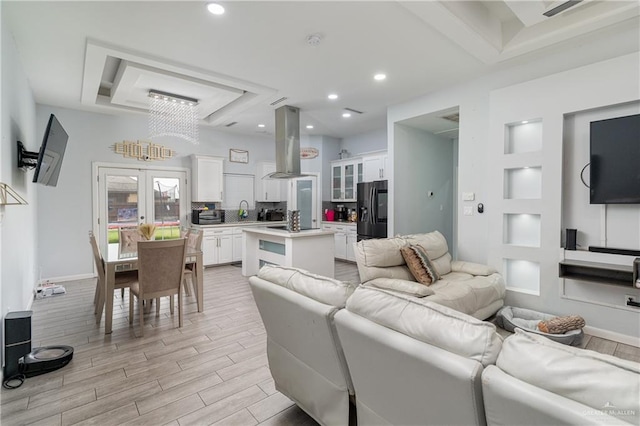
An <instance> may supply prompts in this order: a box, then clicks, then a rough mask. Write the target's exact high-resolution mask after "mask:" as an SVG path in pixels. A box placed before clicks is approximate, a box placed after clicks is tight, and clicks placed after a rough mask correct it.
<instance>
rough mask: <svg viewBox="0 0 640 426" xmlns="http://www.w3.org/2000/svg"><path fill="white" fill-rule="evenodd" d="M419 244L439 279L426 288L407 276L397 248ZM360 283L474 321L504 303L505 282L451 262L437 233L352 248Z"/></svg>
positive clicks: (477, 267)
mask: <svg viewBox="0 0 640 426" xmlns="http://www.w3.org/2000/svg"><path fill="white" fill-rule="evenodd" d="M408 245H420V246H422V247H424V249H425V250H426V251H427V253H428V255H429V259H430V260H431V263H432V264H433V266H435V268H436V269H437V271H438V274H439V275H440V279H439V280H438V281H436V282H434V283H432V284H431V285H429V286H426V285H424V284H420V283H418V282H417V281H416V279H415V278H414V277H413V275H412V274H411V271H410V270H409V268H408V267H407V265H406V262H405V260H404V258H403V257H402V254H401V253H400V249H401V248H402V247H405V246H408ZM355 254H356V262H357V264H358V272H359V274H360V281H361V282H362V284H364V285H371V286H374V287H378V288H385V289H391V290H394V291H401V292H404V293H407V294H411V295H413V296H417V297H426V298H427V299H428V300H430V301H432V302H435V303H438V304H441V305H444V306H448V307H450V308H452V309H455V310H457V311H459V312H463V313H465V314H468V315H471V316H473V317H475V318H478V319H486V318H489V317H490V316H491V315H493V314H495V313H496V312H497V311H498V309H500V308H501V307H502V305H503V304H504V297H505V292H506V290H505V283H504V279H503V278H502V275H500V274H498V273H497V272H496V270H495V269H493V268H491V267H489V266H487V265H481V264H477V263H472V262H463V261H458V260H453V261H452V258H451V254H450V253H449V248H448V246H447V240H446V239H445V238H444V236H443V235H442V234H441V233H440V232H438V231H434V232H430V233H425V234H414V235H404V236H398V237H394V238H384V239H377V240H362V241H359V242H358V243H356V245H355Z"/></svg>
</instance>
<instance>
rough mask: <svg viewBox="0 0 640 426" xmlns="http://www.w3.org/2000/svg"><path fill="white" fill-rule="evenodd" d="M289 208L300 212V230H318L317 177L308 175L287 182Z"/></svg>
mask: <svg viewBox="0 0 640 426" xmlns="http://www.w3.org/2000/svg"><path fill="white" fill-rule="evenodd" d="M289 185H290V187H289V198H288V200H289V206H288V208H289V209H291V210H299V211H300V228H302V229H312V228H319V227H320V223H319V222H318V212H319V208H318V206H319V205H320V204H319V203H318V194H319V191H318V177H317V176H314V175H309V176H305V177H299V178H294V179H290V180H289Z"/></svg>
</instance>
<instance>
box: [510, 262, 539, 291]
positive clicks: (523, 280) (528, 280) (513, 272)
mask: <svg viewBox="0 0 640 426" xmlns="http://www.w3.org/2000/svg"><path fill="white" fill-rule="evenodd" d="M503 271H504V275H505V276H504V279H505V282H506V283H507V289H509V290H514V291H518V292H521V293H528V294H533V295H536V296H539V295H540V264H539V263H537V262H532V261H529V260H521V259H504V268H503Z"/></svg>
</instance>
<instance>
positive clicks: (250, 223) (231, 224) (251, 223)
mask: <svg viewBox="0 0 640 426" xmlns="http://www.w3.org/2000/svg"><path fill="white" fill-rule="evenodd" d="M286 224H287V222H286V221H256V220H247V221H246V222H245V221H243V222H223V223H216V224H215V225H194V224H191V226H192V227H193V228H202V229H207V228H235V227H243V226H252V227H253V226H278V225H286Z"/></svg>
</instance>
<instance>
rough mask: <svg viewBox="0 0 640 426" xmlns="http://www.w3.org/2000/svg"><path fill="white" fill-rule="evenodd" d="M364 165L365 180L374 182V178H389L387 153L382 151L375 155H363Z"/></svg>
mask: <svg viewBox="0 0 640 426" xmlns="http://www.w3.org/2000/svg"><path fill="white" fill-rule="evenodd" d="M362 166H363V169H364V170H363V175H364V178H363V179H364V180H363V182H373V181H374V180H384V179H387V173H386V166H387V154H386V153H380V154H375V155H366V156H364V157H362Z"/></svg>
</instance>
